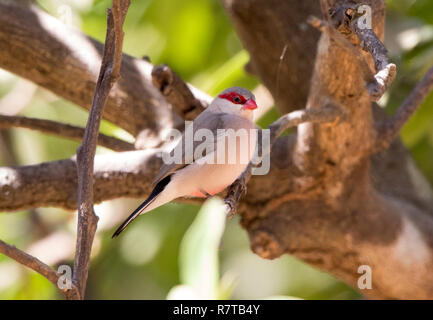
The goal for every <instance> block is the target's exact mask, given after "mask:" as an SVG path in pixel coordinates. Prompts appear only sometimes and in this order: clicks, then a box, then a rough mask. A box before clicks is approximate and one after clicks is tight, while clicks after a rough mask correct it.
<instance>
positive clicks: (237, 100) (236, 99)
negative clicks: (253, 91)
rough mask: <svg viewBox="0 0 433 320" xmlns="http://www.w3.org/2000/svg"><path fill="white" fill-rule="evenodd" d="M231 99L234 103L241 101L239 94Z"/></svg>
mask: <svg viewBox="0 0 433 320" xmlns="http://www.w3.org/2000/svg"><path fill="white" fill-rule="evenodd" d="M233 101H234V102H236V103H241V98H240V97H239V96H235V97H234V98H233Z"/></svg>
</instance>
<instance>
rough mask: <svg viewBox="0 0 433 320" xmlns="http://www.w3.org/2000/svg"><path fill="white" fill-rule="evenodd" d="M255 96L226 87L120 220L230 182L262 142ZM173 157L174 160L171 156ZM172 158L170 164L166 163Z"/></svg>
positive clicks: (208, 193)
mask: <svg viewBox="0 0 433 320" xmlns="http://www.w3.org/2000/svg"><path fill="white" fill-rule="evenodd" d="M255 109H257V104H256V101H255V97H254V95H253V94H252V93H251V92H250V91H248V90H247V89H244V88H240V87H233V88H229V89H226V90H224V91H223V92H221V93H220V94H219V95H218V97H216V98H215V99H214V100H213V101H212V103H211V104H210V105H209V107H208V108H207V109H206V110H205V111H203V112H202V113H201V114H200V115H199V116H198V117H197V118H196V119H195V120H194V121H193V122H192V124H190V125H189V126H188V127H186V129H185V132H184V133H183V135H182V138H181V139H180V141H179V142H178V144H177V145H176V146H175V147H174V149H173V150H172V151H171V152H170V154H169V159H167V157H163V160H164V162H165V163H164V165H163V166H162V167H161V169H160V171H159V173H158V175H157V176H156V178H155V180H154V181H153V185H154V189H153V191H152V192H151V194H150V195H149V197H148V198H147V199H146V200H145V201H144V202H143V203H142V204H141V205H140V206H139V207H138V208H137V209H136V210H135V211H134V212H133V213H132V214H131V215H130V216H129V217H128V218H127V219H126V220H125V221H124V222H123V223H122V224H121V225H120V227H119V228H118V229H117V230H116V232H115V233H114V234H113V238H114V237H116V236H118V235H119V234H120V233H121V232H122V231H123V230H124V229H125V228H126V227H127V226H128V225H129V224H130V223H131V222H132V221H133V220H134V219H135V218H136V217H138V216H139V215H140V214H143V213H146V212H149V211H151V210H153V209H155V208H157V207H159V206H161V205H163V204H165V203H167V202H170V201H172V200H174V199H176V198H180V197H209V196H213V195H215V194H217V193H219V192H221V191H223V190H224V189H225V188H227V187H228V186H230V185H231V184H232V183H233V182H234V181H235V180H236V179H237V178H238V177H239V176H240V175H241V174H242V173H243V171H244V170H245V169H246V167H247V166H248V164H249V162H250V161H251V159H252V157H253V155H254V152H255V147H256V142H257V130H256V126H255V125H254V123H253V111H254V110H255ZM167 160H169V161H167ZM167 162H169V163H167Z"/></svg>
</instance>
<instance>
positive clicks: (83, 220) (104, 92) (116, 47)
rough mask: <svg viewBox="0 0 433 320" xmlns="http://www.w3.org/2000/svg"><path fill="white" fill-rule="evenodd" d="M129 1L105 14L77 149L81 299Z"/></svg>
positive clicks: (77, 272) (115, 1)
mask: <svg viewBox="0 0 433 320" xmlns="http://www.w3.org/2000/svg"><path fill="white" fill-rule="evenodd" d="M129 4H130V1H129V0H113V6H112V9H108V11H107V16H108V17H107V35H106V38H105V49H104V56H103V59H102V64H101V70H100V73H99V79H98V82H97V83H96V89H95V95H94V97H93V101H92V107H91V109H90V114H89V119H88V122H87V126H86V131H85V133H84V138H83V143H82V144H81V146H80V147H78V149H77V172H78V226H77V246H76V252H75V263H74V275H73V281H74V283H75V284H76V286H77V287H78V288H79V290H80V296H81V298H82V299H83V298H84V293H85V290H86V283H87V276H88V272H89V264H90V253H91V250H92V243H93V238H94V236H95V232H96V228H97V223H98V217H97V216H96V215H95V212H94V210H93V168H94V157H95V152H96V144H97V141H98V134H99V125H100V122H101V117H102V111H103V109H104V106H105V103H106V101H107V98H108V94H109V92H110V90H111V88H112V86H113V85H114V83H115V82H116V81H117V79H118V78H119V76H120V72H119V70H120V64H121V59H122V43H123V31H122V26H123V22H124V20H125V17H126V13H127V11H128V7H129Z"/></svg>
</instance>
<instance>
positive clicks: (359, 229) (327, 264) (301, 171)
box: [227, 0, 433, 298]
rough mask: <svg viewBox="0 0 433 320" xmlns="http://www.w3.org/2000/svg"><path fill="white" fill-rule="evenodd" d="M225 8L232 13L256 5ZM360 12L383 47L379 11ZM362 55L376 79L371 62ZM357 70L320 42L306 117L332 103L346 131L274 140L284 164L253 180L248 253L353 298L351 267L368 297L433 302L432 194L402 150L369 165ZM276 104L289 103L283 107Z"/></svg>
mask: <svg viewBox="0 0 433 320" xmlns="http://www.w3.org/2000/svg"><path fill="white" fill-rule="evenodd" d="M227 2H228V3H230V6H231V7H236V5H238V4H239V5H242V6H247V4H245V2H247V3H249V4H253V3H255V2H256V1H241V0H238V1H236V0H232V1H227ZM342 2H344V1H340V3H342ZM355 2H358V3H359V2H360V1H355ZM363 2H364V3H368V4H369V5H371V6H372V8H373V13H374V15H373V26H374V31H375V33H376V34H378V35H379V37H380V38H382V39H383V34H384V18H385V6H384V1H363ZM291 3H292V4H293V2H291ZM315 3H316V5H318V1H317V2H315ZM329 4H330V6H333V5H334V4H335V2H334V1H329ZM261 10H262V9H261ZM268 10H270V9H269V8H268ZM275 10H276V9H275ZM292 10H293V6H292ZM236 19H238V18H236ZM235 21H236V23H239V21H237V20H235ZM262 22H263V21H262ZM236 23H235V24H236ZM247 26H248V25H247V24H246V23H244V25H243V28H247ZM241 36H242V33H241ZM351 36H353V35H351ZM283 42H284V41H283ZM270 50H271V49H270ZM359 50H360V48H359ZM252 54H254V53H252ZM266 54H270V53H269V52H268V51H267V52H266ZM274 54H275V53H274ZM362 54H363V55H365V57H366V58H367V59H368V61H369V64H370V66H371V68H372V71H373V70H374V69H373V66H374V64H373V60H372V58H371V57H370V56H368V54H367V53H366V52H362ZM256 63H257V62H256ZM262 67H265V63H264V65H263V66H262ZM287 68H290V66H287ZM360 68H361V66H360V65H359V64H358V63H357V59H354V57H353V55H352V54H351V52H350V51H349V50H347V49H346V48H343V47H341V46H339V45H338V44H337V43H336V41H334V40H333V39H331V38H330V36H329V34H326V33H324V34H323V35H322V36H321V39H320V41H319V43H318V54H317V57H316V61H315V67H314V74H313V77H312V80H311V90H310V93H309V97H308V102H307V108H317V107H319V108H320V107H323V106H324V105H326V104H327V103H329V101H333V102H336V103H337V104H339V105H340V106H342V107H343V108H344V110H345V111H346V112H347V114H348V117H349V121H348V122H342V123H338V124H336V125H332V126H330V125H327V124H308V123H307V124H302V125H300V126H299V127H298V132H297V135H296V137H295V136H292V137H290V138H285V139H280V150H278V151H277V152H278V154H280V155H281V154H282V155H288V158H287V159H286V160H280V159H275V157H276V154H275V153H274V154H273V159H274V162H273V166H271V172H270V173H269V174H268V175H267V176H264V177H254V178H253V179H252V180H251V183H250V184H249V185H248V194H247V196H246V199H245V202H246V204H244V207H243V210H242V211H241V215H242V225H243V226H244V227H245V228H246V229H247V230H248V233H249V237H250V242H251V247H252V250H253V251H254V252H256V253H257V254H259V255H260V256H262V257H265V258H270V259H272V258H276V257H279V256H280V255H282V254H284V253H289V254H293V255H295V256H296V257H298V258H300V259H302V260H304V261H307V262H309V263H310V264H313V265H315V266H317V267H319V268H321V269H323V270H326V271H328V272H330V273H332V274H334V275H336V276H338V277H340V278H341V279H343V280H345V281H346V282H347V283H349V284H351V285H353V286H354V287H355V288H356V287H357V280H358V278H359V277H360V274H358V267H359V266H361V265H369V266H370V267H371V268H372V273H373V277H372V279H373V289H371V290H364V291H362V293H363V294H365V295H366V296H368V297H371V298H432V297H433V285H432V283H433V282H432V280H433V279H432V276H431V274H430V273H429V272H428V270H429V269H431V268H432V267H433V260H432V253H433V250H432V249H433V237H432V234H433V233H432V231H433V230H432V229H433V212H432V209H431V208H432V198H431V193H430V192H429V190H427V191H426V188H425V187H426V185H428V184H427V183H426V182H425V180H424V179H423V178H422V177H421V176H420V175H419V174H417V176H416V177H415V176H414V175H413V172H416V171H417V170H416V168H415V166H414V165H413V161H412V160H411V159H410V156H409V155H408V153H407V151H406V150H405V149H404V148H403V147H402V146H401V144H400V143H399V142H395V143H394V144H393V146H392V147H391V148H390V149H389V150H387V151H385V152H383V153H381V154H379V155H375V156H373V157H371V156H370V153H371V148H372V147H373V146H374V143H375V138H376V134H375V131H374V120H373V112H372V110H373V109H376V106H375V105H372V102H371V97H370V95H369V93H368V91H367V90H366V83H365V81H364V79H363V76H362V74H363V72H362V70H361V69H360ZM269 89H270V91H271V92H275V89H276V88H275V87H274V88H269ZM278 101H279V102H278V103H283V104H285V105H290V104H291V103H292V101H291V99H290V98H287V99H286V100H281V98H280V100H278ZM280 109H284V108H282V107H280ZM378 113H379V116H380V112H378ZM409 168H412V170H410V169H409ZM421 185H422V186H423V188H421ZM426 192H427V196H426V197H423V196H422V195H425V194H426Z"/></svg>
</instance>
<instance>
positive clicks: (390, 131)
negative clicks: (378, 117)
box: [376, 67, 433, 151]
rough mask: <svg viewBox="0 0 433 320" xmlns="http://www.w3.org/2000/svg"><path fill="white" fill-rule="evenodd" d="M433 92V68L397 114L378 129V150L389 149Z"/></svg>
mask: <svg viewBox="0 0 433 320" xmlns="http://www.w3.org/2000/svg"><path fill="white" fill-rule="evenodd" d="M432 91H433V67H431V68H430V69H429V70H428V71H427V73H426V74H425V75H424V77H423V78H422V79H421V81H420V82H418V84H417V85H416V86H415V88H414V89H413V90H412V92H411V93H410V95H409V96H408V97H407V98H406V100H404V101H403V103H402V105H401V106H400V107H399V108H398V110H397V112H396V113H395V114H394V115H393V116H392V117H391V118H390V119H388V120H386V121H385V122H383V123H380V124H379V125H378V128H377V133H378V137H377V150H376V151H380V150H383V149H385V148H387V147H388V146H389V145H390V144H391V142H392V141H393V140H394V139H395V138H396V137H397V136H398V134H399V133H400V130H401V129H402V128H403V126H404V125H405V123H406V122H407V121H408V120H409V119H410V118H411V117H412V115H413V114H414V113H415V111H416V110H417V109H418V107H419V106H420V105H421V104H422V102H423V101H424V100H425V99H426V97H427V96H428V95H429V94H430V93H431V92H432Z"/></svg>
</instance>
